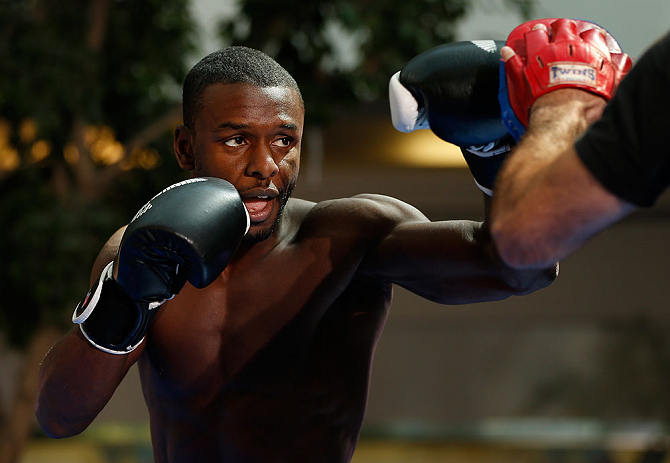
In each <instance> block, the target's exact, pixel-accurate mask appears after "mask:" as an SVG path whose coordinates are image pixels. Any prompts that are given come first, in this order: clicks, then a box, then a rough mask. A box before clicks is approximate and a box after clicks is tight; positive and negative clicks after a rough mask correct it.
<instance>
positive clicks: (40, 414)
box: [35, 402, 89, 439]
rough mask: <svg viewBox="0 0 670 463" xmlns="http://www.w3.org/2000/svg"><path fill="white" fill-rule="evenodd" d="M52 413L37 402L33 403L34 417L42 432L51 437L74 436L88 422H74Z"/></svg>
mask: <svg viewBox="0 0 670 463" xmlns="http://www.w3.org/2000/svg"><path fill="white" fill-rule="evenodd" d="M54 415H55V414H53V413H46V412H45V411H44V407H43V406H40V403H39V402H37V404H36V405H35V418H37V423H38V424H39V425H40V428H42V431H44V434H46V435H47V436H49V437H51V438H52V439H63V438H65V437H72V436H76V435H77V434H80V433H81V432H83V431H84V430H85V429H86V428H87V427H88V424H89V423H79V424H78V423H75V422H73V421H70V420H64V419H58V418H57V417H56V416H54Z"/></svg>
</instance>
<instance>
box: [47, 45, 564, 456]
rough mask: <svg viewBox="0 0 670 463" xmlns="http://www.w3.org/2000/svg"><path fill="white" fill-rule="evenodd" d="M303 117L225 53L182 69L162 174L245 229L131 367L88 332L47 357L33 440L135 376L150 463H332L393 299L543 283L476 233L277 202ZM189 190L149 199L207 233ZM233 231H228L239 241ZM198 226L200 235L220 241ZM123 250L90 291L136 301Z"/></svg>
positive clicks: (387, 205)
mask: <svg viewBox="0 0 670 463" xmlns="http://www.w3.org/2000/svg"><path fill="white" fill-rule="evenodd" d="M303 117H304V107H303V102H302V97H301V94H300V91H299V90H298V87H297V85H296V83H295V81H294V80H293V78H292V77H291V76H290V75H289V74H288V73H287V72H286V71H285V70H284V69H283V68H281V67H280V66H279V65H278V64H277V63H276V62H274V61H273V60H272V59H271V58H269V57H268V56H266V55H264V54H262V53H260V52H257V51H254V50H249V49H246V48H242V47H231V48H227V49H224V50H222V51H220V52H216V53H213V54H212V55H209V56H208V57H206V58H204V59H203V60H202V61H201V62H200V63H198V64H196V66H195V67H194V68H193V69H192V71H191V72H190V73H189V75H188V76H187V78H186V81H185V84H184V125H183V126H181V125H180V126H178V127H177V129H176V131H175V152H176V157H177V161H178V162H179V165H180V166H181V167H182V168H184V169H187V170H190V171H192V172H193V175H194V177H197V178H200V177H217V178H220V179H225V180H226V181H227V182H230V184H232V185H233V186H234V189H236V190H237V191H239V195H240V196H241V201H242V202H241V203H243V204H244V206H245V207H246V209H247V211H248V214H249V218H250V228H249V230H248V233H247V234H246V236H244V238H243V239H242V238H241V236H240V237H239V238H236V239H238V240H239V239H242V241H241V244H240V245H239V247H237V250H236V252H235V253H234V255H233V256H232V258H230V259H229V261H228V263H227V266H226V267H225V270H223V272H222V273H220V275H219V274H217V275H216V277H215V278H214V279H213V281H212V282H211V284H208V285H207V286H206V287H204V288H202V289H198V288H196V287H195V286H194V285H192V284H191V283H187V284H186V285H185V286H183V288H181V290H180V289H179V288H178V287H176V288H175V287H171V289H172V290H173V292H178V294H177V295H176V296H174V298H172V299H170V300H167V301H166V302H164V303H163V304H162V306H160V307H157V308H154V309H153V310H152V311H151V313H152V315H151V316H149V317H148V321H147V324H148V325H149V326H148V330H145V331H146V338H145V339H144V340H142V337H143V336H144V331H143V330H142V329H140V330H139V331H141V332H140V333H139V337H137V336H136V337H135V338H134V341H138V342H136V343H135V342H133V343H131V344H133V346H132V347H131V348H130V349H129V350H130V351H129V352H127V353H126V352H125V351H124V350H123V349H116V350H117V351H116V352H114V353H110V352H109V351H110V350H111V351H114V350H115V348H112V349H106V350H105V348H104V346H101V345H100V344H104V342H103V341H100V337H104V334H105V333H104V332H103V333H101V332H100V331H99V330H101V329H102V330H103V331H104V326H105V324H104V323H102V324H100V323H99V324H98V326H97V327H95V326H93V325H91V326H88V327H86V323H87V322H86V321H84V322H83V324H82V325H80V326H75V327H74V328H73V329H72V330H71V331H69V332H68V333H67V334H66V335H65V336H64V337H63V338H62V339H61V340H60V341H59V342H58V343H57V344H56V345H55V346H54V347H53V348H52V349H51V351H50V352H49V353H48V355H47V357H46V359H45V360H44V362H43V365H42V368H41V373H40V384H39V396H38V400H37V404H36V415H37V418H38V420H39V422H40V425H41V426H42V428H43V429H44V430H45V432H46V433H47V434H48V435H50V436H52V437H56V438H60V437H67V436H72V435H75V434H77V433H80V432H82V431H83V430H84V429H86V427H87V426H88V425H89V424H90V423H91V422H92V421H93V420H94V418H95V417H96V415H97V414H98V413H99V412H100V410H102V408H103V407H104V406H105V404H106V403H107V401H108V400H109V399H110V397H111V396H112V394H113V393H114V391H115V389H116V387H117V386H118V385H119V383H120V382H121V380H122V379H123V377H124V376H125V374H126V372H127V371H128V369H129V368H130V367H131V366H132V365H133V364H134V363H136V362H137V365H138V367H139V372H140V377H141V381H142V388H143V392H144V396H145V399H146V403H147V406H148V409H149V414H150V424H151V436H152V443H153V450H154V458H155V461H157V462H172V463H174V462H194V461H198V462H204V461H207V462H210V461H219V462H264V463H267V462H273V461H276V462H287V461H290V462H310V463H315V462H347V461H350V459H351V457H352V455H353V453H354V448H355V446H356V443H357V440H358V436H359V431H360V428H361V424H362V422H363V417H364V413H365V406H366V399H367V392H368V386H369V378H370V368H371V361H372V355H373V351H374V348H375V345H376V343H377V340H378V338H379V335H380V333H381V330H382V327H383V325H384V321H385V319H386V316H387V313H388V309H389V306H390V304H391V294H392V286H393V284H398V285H401V286H403V287H405V288H407V289H409V290H410V291H413V292H414V293H416V294H418V295H420V296H422V297H425V298H428V299H430V300H432V301H437V302H440V303H444V304H462V303H468V302H476V301H488V300H496V299H502V298H505V297H508V296H510V295H517V294H526V293H529V292H531V291H533V290H536V289H538V288H542V287H544V286H547V285H548V284H550V283H551V282H552V281H553V280H554V278H555V277H556V268H555V267H554V266H551V267H550V268H548V269H543V270H532V271H519V270H511V269H510V268H508V267H506V266H505V265H502V264H501V261H500V260H499V259H498V256H497V254H496V252H495V250H494V248H493V247H492V245H491V241H490V238H489V234H488V230H487V226H486V225H485V224H484V223H479V222H471V221H449V222H431V221H429V220H428V219H427V218H426V217H425V216H424V215H423V214H422V213H421V212H419V211H418V210H416V209H415V208H413V207H412V206H409V205H407V204H405V203H403V202H401V201H399V200H396V199H392V198H389V197H385V196H379V195H371V194H370V195H358V196H355V197H351V198H346V199H336V200H330V201H324V202H320V203H313V202H309V201H304V200H301V199H296V198H291V199H289V196H290V193H291V190H292V189H293V187H294V185H295V183H296V179H297V175H298V167H299V164H300V147H301V140H302V136H303ZM201 183H204V182H201ZM196 185H197V183H196ZM192 186H193V185H184V186H180V187H179V188H173V189H171V190H169V191H168V192H166V193H164V195H165V196H167V195H172V196H170V197H169V199H170V201H172V200H174V201H175V202H176V203H177V204H179V205H180V206H179V207H174V208H172V209H171V210H170V211H169V212H170V214H171V216H170V218H171V219H172V220H181V219H184V218H186V219H184V221H185V223H191V222H190V220H191V219H192V220H194V221H195V222H197V223H204V224H205V225H203V226H205V227H208V225H207V222H208V221H209V220H214V215H215V214H211V213H210V212H211V211H210V212H203V211H201V210H199V208H198V207H192V205H190V206H184V205H183V203H182V201H186V202H188V201H187V200H186V199H184V198H183V196H184V195H188V194H190V193H188V192H189V191H190V190H189V188H191V187H192ZM182 192H187V193H182ZM224 195H228V193H224ZM160 197H161V196H159V198H160ZM231 207H233V208H234V207H235V206H231ZM161 208H169V205H163V206H160V205H158V204H156V205H155V207H145V208H143V211H145V210H146V213H145V214H143V215H142V216H141V217H143V218H144V217H149V216H151V214H153V213H155V212H157V210H158V211H160V209H161ZM203 208H205V206H204V205H203ZM237 217H238V216H236V218H235V219H234V220H232V221H231V222H234V226H235V227H237V228H239V219H238V218H237ZM138 220H139V219H138ZM158 220H162V219H158ZM168 221H169V220H168ZM195 222H194V223H195ZM134 223H135V222H132V223H131V224H130V225H129V226H128V227H129V229H130V227H134V228H135V229H136V228H137V226H134V225H133V224H134ZM176 226H180V225H176ZM232 226H233V225H231V227H232ZM211 228H213V229H214V231H212V235H214V234H216V233H217V231H216V230H218V229H219V228H221V227H220V226H217V227H211ZM242 228H244V227H242ZM243 233H244V230H242V232H241V233H240V235H241V234H243ZM123 234H124V229H121V230H119V231H118V232H117V233H116V234H114V235H113V236H112V237H111V239H110V240H109V241H108V242H107V244H106V245H105V246H104V247H103V249H102V251H101V252H100V254H99V256H98V258H97V260H96V261H95V264H94V266H93V270H92V273H91V284H92V285H94V287H95V286H96V284H97V282H98V280H99V277H100V275H101V274H103V276H104V275H105V274H104V273H103V269H105V268H107V270H106V273H108V272H111V273H113V275H114V276H115V278H116V279H118V281H119V282H118V283H116V282H115V281H116V280H115V279H114V278H112V277H111V274H110V275H108V278H107V277H105V278H103V279H104V281H105V283H104V285H103V288H105V287H107V286H105V285H108V284H112V283H109V282H114V284H116V285H117V287H121V288H122V290H123V291H122V292H125V293H128V294H129V295H130V297H131V299H133V298H134V297H135V296H133V294H135V293H134V291H136V290H138V287H133V288H132V290H131V289H130V288H129V287H128V286H132V285H133V284H134V283H133V281H135V280H133V277H134V275H133V274H134V273H137V272H139V273H141V272H144V271H146V269H144V268H140V269H139V270H138V269H137V268H136V267H133V268H130V269H129V268H127V267H128V266H127V265H126V264H124V257H123V256H122V257H121V258H119V257H118V256H119V254H124V252H126V251H125V248H126V247H129V246H131V244H128V242H130V238H128V239H126V238H124V239H123V242H122V236H123ZM204 239H205V240H209V241H216V240H221V239H220V238H218V235H217V237H216V238H215V239H212V238H211V237H209V236H208V237H205V238H204ZM232 241H235V240H232ZM209 244H211V243H209ZM214 244H216V243H214ZM146 246H147V245H146V244H145V245H139V246H137V248H136V249H134V250H132V251H128V252H132V253H141V252H143V249H145V248H146ZM236 246H237V241H235V242H234V243H232V244H230V245H228V244H224V247H228V248H231V249H234V248H235V247H236ZM169 258H170V257H168V258H167V259H168V260H169ZM115 259H116V262H115V264H114V267H113V270H112V267H111V266H109V265H108V264H109V263H110V262H113V261H115ZM157 260H160V258H157ZM140 265H144V264H140ZM147 265H149V266H151V265H152V264H151V263H149V264H147ZM168 267H169V266H168ZM175 274H176V270H175ZM122 275H125V276H124V277H123V281H122V279H121V276H122ZM197 283H198V285H199V286H202V285H204V284H206V283H208V282H205V283H203V282H202V281H198V282H197ZM101 284H102V283H101ZM126 285H128V286H126ZM170 285H171V284H168V286H170ZM177 286H178V285H177ZM175 289H176V291H174V290H175ZM139 290H140V291H141V290H142V285H140V286H139ZM105 291H106V290H105V289H103V290H102V294H101V295H100V297H99V301H97V302H96V304H97V305H96V307H95V308H94V309H93V310H92V313H93V314H95V313H97V312H101V313H102V312H103V311H104V310H107V313H106V315H105V316H106V317H108V319H107V321H108V322H109V323H110V324H113V323H114V317H115V315H114V314H115V312H114V310H116V305H115V304H117V302H116V301H117V299H114V298H112V297H111V296H109V295H108V294H107V295H106V293H105ZM96 297H97V296H96ZM124 297H126V296H124ZM88 299H90V298H87V299H86V300H85V301H84V302H83V303H82V304H80V307H78V312H76V313H75V317H79V321H81V319H83V318H86V316H91V315H90V314H84V312H86V310H85V309H86V308H87V307H89V306H90V305H94V303H92V302H90V300H88ZM140 299H141V297H140V296H137V298H136V299H135V301H137V300H140ZM110 301H111V302H110ZM131 302H132V301H131ZM133 303H135V302H133ZM110 305H111V306H112V307H111V308H110ZM118 305H119V306H120V303H118ZM103 307H104V308H103ZM143 313H145V314H146V313H148V312H146V310H145V311H144V312H143ZM110 314H111V315H110ZM101 326H102V328H101ZM84 327H86V328H85V329H84ZM133 329H135V328H133ZM96 330H98V331H97V332H94V331H96ZM85 333H86V336H85V335H84V334H85ZM95 344H97V345H95ZM111 344H113V343H109V344H108V347H109V345H111ZM101 347H102V348H101ZM132 348H134V350H133V349H132ZM114 354H120V355H114Z"/></svg>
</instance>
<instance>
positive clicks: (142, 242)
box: [72, 178, 249, 354]
mask: <svg viewBox="0 0 670 463" xmlns="http://www.w3.org/2000/svg"><path fill="white" fill-rule="evenodd" d="M248 228H249V216H248V214H247V210H246V208H245V206H244V203H243V202H242V199H241V198H240V196H239V193H238V192H237V190H236V189H235V187H233V186H232V185H231V184H230V183H228V182H226V181H225V180H221V179H217V178H194V179H190V180H186V181H184V182H180V183H177V184H175V185H172V186H170V187H168V188H166V189H165V190H163V191H162V192H161V193H159V194H158V195H156V196H154V197H153V198H152V199H151V201H149V202H148V203H147V204H146V205H144V206H143V207H142V208H141V209H140V211H139V212H138V213H137V214H136V215H135V217H134V218H133V220H132V221H131V223H130V224H129V225H128V227H127V228H126V230H125V232H124V234H123V237H122V239H121V244H120V245H119V250H118V255H117V258H116V260H115V262H110V263H109V264H108V265H107V267H105V270H104V271H103V272H102V275H101V276H100V279H99V280H98V282H97V283H96V284H95V285H94V286H93V287H92V288H91V290H90V291H89V292H88V294H87V295H86V297H85V298H84V300H82V302H80V303H79V305H78V306H77V308H76V309H75V312H74V314H73V316H72V321H73V322H74V323H77V324H79V326H80V328H81V331H82V333H83V334H84V336H85V337H86V339H88V341H89V342H90V343H91V344H93V345H94V346H95V347H97V348H99V349H101V350H103V351H105V352H109V353H113V354H125V353H128V352H131V351H132V350H134V349H135V348H137V346H139V344H140V343H141V342H142V340H143V339H144V335H145V333H146V331H147V329H148V326H149V323H150V321H151V319H152V318H153V316H154V314H155V313H156V310H155V309H156V308H158V307H159V306H160V305H161V304H163V303H164V302H165V301H166V300H167V299H170V298H172V297H173V296H174V295H175V294H177V293H179V291H180V290H181V289H182V287H183V286H184V284H185V283H186V281H190V282H191V284H193V286H195V287H196V288H204V287H205V286H207V285H209V284H210V283H212V282H213V281H214V280H215V279H216V278H217V277H218V276H219V275H220V274H221V272H222V271H223V269H224V268H225V267H226V265H227V264H228V262H229V260H230V258H231V257H232V255H233V253H234V252H235V250H236V249H237V247H238V245H239V244H240V242H241V240H242V238H243V237H244V235H245V233H246V231H247V230H248ZM115 269H116V272H115V271H114V270H115ZM115 273H116V277H114V274H115Z"/></svg>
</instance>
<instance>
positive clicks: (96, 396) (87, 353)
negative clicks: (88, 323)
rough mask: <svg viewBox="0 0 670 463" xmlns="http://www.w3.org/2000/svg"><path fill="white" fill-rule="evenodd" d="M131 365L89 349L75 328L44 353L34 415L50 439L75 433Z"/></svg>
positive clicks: (113, 388)
mask: <svg viewBox="0 0 670 463" xmlns="http://www.w3.org/2000/svg"><path fill="white" fill-rule="evenodd" d="M130 364H131V359H130V358H129V356H128V355H125V356H117V355H111V354H107V353H104V352H102V351H100V350H97V349H95V348H94V347H92V346H91V345H90V344H89V343H88V342H87V341H86V339H84V337H83V336H82V335H81V333H80V331H79V327H75V328H73V329H72V330H70V332H68V333H67V334H66V335H65V336H64V337H63V338H62V339H61V340H60V341H59V342H58V343H57V344H56V345H55V346H54V347H53V348H52V349H51V350H50V351H49V353H48V354H47V356H46V358H45V359H44V361H43V363H42V365H41V368H40V374H39V389H38V396H37V401H36V405H35V415H36V417H37V420H38V422H39V423H40V426H41V427H42V429H43V430H44V431H45V432H46V433H47V434H48V435H49V436H51V437H56V438H60V437H69V436H72V435H75V434H79V433H80V432H82V431H83V430H84V429H86V427H87V426H88V425H89V424H90V422H91V421H92V420H93V419H94V418H95V417H96V416H97V415H98V413H99V412H100V411H101V410H102V408H103V407H104V406H105V405H106V404H107V402H108V401H109V399H110V398H111V396H112V395H113V393H114V391H115V390H116V387H117V386H118V384H119V383H120V382H121V380H122V379H123V377H124V376H125V374H126V372H127V371H128V368H129V366H130Z"/></svg>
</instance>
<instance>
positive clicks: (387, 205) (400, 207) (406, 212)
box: [291, 194, 427, 232]
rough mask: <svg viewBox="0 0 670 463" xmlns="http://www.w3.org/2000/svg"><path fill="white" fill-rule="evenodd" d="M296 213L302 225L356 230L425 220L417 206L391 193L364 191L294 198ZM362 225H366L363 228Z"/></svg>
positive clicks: (374, 228)
mask: <svg viewBox="0 0 670 463" xmlns="http://www.w3.org/2000/svg"><path fill="white" fill-rule="evenodd" d="M291 202H292V203H294V204H292V209H293V215H294V216H299V217H297V218H298V222H299V223H300V226H301V227H313V226H320V225H325V226H328V227H331V228H333V229H344V230H349V231H352V232H356V229H352V227H358V230H362V229H365V228H367V229H372V230H376V229H380V230H381V229H384V228H386V227H390V226H393V225H396V224H399V223H402V222H409V221H425V220H427V219H426V217H425V216H424V215H423V214H422V213H421V212H420V211H419V210H418V209H416V208H415V207H413V206H411V205H409V204H407V203H405V202H403V201H401V200H399V199H396V198H393V197H390V196H385V195H379V194H360V195H356V196H351V197H346V198H337V199H328V200H324V201H319V202H311V201H305V200H301V199H297V198H296V199H292V200H291ZM361 227H362V228H361Z"/></svg>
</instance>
